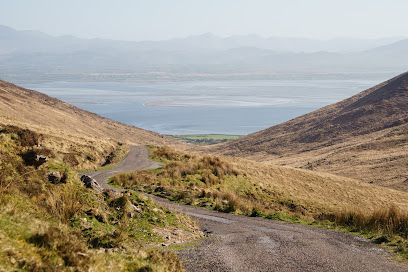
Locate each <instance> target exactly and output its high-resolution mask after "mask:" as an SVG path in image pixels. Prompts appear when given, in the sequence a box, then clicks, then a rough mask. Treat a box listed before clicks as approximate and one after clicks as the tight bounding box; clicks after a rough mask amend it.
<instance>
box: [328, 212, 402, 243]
mask: <svg viewBox="0 0 408 272" xmlns="http://www.w3.org/2000/svg"><path fill="white" fill-rule="evenodd" d="M329 219H331V220H332V221H334V222H336V223H337V224H339V225H341V226H347V227H350V228H351V229H352V230H353V231H357V232H360V233H361V232H363V233H367V232H370V233H377V234H380V235H386V236H388V237H393V236H395V235H398V236H400V237H403V238H405V239H407V238H408V213H407V212H406V211H402V210H401V209H400V208H398V207H397V206H396V205H391V206H390V207H389V208H388V209H385V208H383V209H379V210H376V211H374V212H372V213H367V212H364V211H362V210H360V209H354V210H344V211H341V212H337V213H334V214H333V215H332V216H331V218H329Z"/></svg>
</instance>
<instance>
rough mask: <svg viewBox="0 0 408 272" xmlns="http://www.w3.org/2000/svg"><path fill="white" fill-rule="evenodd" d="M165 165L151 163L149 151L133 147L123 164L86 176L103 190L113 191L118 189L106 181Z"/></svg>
mask: <svg viewBox="0 0 408 272" xmlns="http://www.w3.org/2000/svg"><path fill="white" fill-rule="evenodd" d="M162 166H163V165H162V164H161V163H158V162H154V161H151V160H150V159H149V150H148V149H147V147H145V146H131V147H130V150H129V153H128V154H127V155H126V157H125V158H124V159H123V160H122V162H121V163H120V164H119V165H118V166H116V167H114V168H112V169H109V170H103V171H96V172H90V173H84V175H87V176H90V177H92V178H93V179H95V180H96V182H97V183H98V184H99V185H100V186H101V187H102V188H103V189H113V190H117V189H116V188H113V187H110V186H109V185H108V184H107V183H106V180H107V179H108V178H109V177H110V176H112V175H115V174H119V173H126V172H132V171H138V170H146V169H154V168H159V167H162Z"/></svg>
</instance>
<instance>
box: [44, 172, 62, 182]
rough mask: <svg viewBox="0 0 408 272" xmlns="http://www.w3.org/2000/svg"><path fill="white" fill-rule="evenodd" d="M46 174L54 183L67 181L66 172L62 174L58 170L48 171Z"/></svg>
mask: <svg viewBox="0 0 408 272" xmlns="http://www.w3.org/2000/svg"><path fill="white" fill-rule="evenodd" d="M45 176H46V178H47V179H48V181H49V182H51V183H52V184H59V183H66V182H67V175H66V173H65V172H64V173H63V174H62V175H61V173H60V172H58V171H52V172H48V173H47V174H46V175H45Z"/></svg>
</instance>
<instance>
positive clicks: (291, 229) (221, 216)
mask: <svg viewBox="0 0 408 272" xmlns="http://www.w3.org/2000/svg"><path fill="white" fill-rule="evenodd" d="M155 167H160V164H159V163H156V162H152V161H150V160H149V159H148V150H147V148H146V147H131V149H130V152H129V154H128V156H127V157H126V158H125V159H124V160H123V162H122V163H121V164H120V165H119V166H117V167H115V168H113V169H111V170H107V171H100V172H94V173H90V174H89V175H91V176H92V177H93V178H94V179H95V180H96V181H97V182H98V183H99V184H100V185H101V186H102V187H103V188H109V186H108V185H107V184H106V179H107V178H108V177H109V176H110V175H113V174H116V173H120V172H129V171H135V170H142V169H148V168H155ZM152 198H153V199H154V200H155V202H157V203H158V204H159V205H162V206H167V207H168V208H170V209H173V210H177V211H179V212H183V213H186V214H188V215H190V216H191V217H193V218H194V219H196V220H197V222H198V224H199V225H200V227H201V229H202V230H203V231H204V232H206V233H208V238H205V239H202V240H201V241H199V242H197V243H196V244H195V245H194V246H186V247H185V248H184V249H182V250H180V251H179V252H178V256H179V258H180V259H181V260H182V262H183V264H184V266H185V268H186V270H187V271H194V272H195V271H200V272H203V271H353V272H354V271H389V272H398V271H408V266H406V265H403V264H400V263H397V262H395V261H393V260H392V259H391V257H392V256H391V255H390V254H389V253H387V252H386V251H385V250H383V249H382V248H381V247H379V246H378V245H375V244H373V243H371V242H370V241H368V240H366V239H363V238H360V237H358V236H355V235H350V234H346V233H342V232H337V231H331V230H322V229H318V228H314V227H309V226H303V225H297V224H289V223H285V222H280V221H273V220H267V219H262V218H252V217H246V216H239V215H233V214H226V213H219V212H216V211H211V210H206V209H200V208H195V207H191V206H184V205H178V204H175V203H172V202H170V201H168V200H165V199H162V198H158V197H153V196H152Z"/></svg>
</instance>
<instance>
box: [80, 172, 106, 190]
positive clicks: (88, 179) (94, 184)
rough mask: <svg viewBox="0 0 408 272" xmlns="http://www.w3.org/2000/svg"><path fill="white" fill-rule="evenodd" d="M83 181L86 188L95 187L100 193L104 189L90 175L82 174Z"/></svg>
mask: <svg viewBox="0 0 408 272" xmlns="http://www.w3.org/2000/svg"><path fill="white" fill-rule="evenodd" d="M81 181H82V182H83V183H84V185H85V187H86V188H91V189H94V190H96V191H98V192H100V193H101V192H102V191H103V189H102V187H101V186H100V185H99V184H98V183H97V182H96V181H95V180H94V179H93V178H92V177H90V176H87V175H82V176H81Z"/></svg>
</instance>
